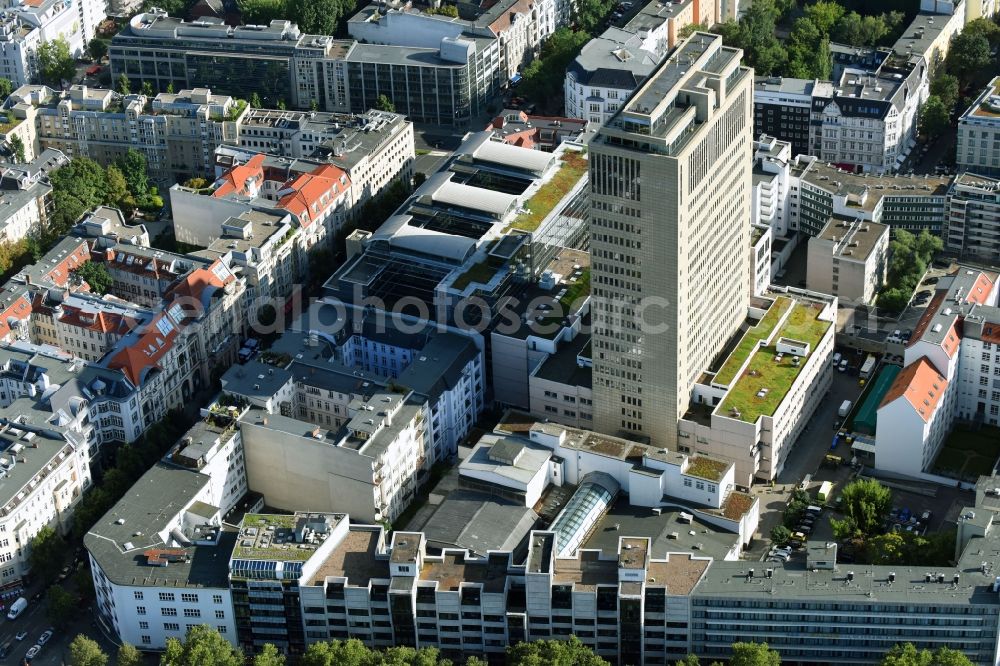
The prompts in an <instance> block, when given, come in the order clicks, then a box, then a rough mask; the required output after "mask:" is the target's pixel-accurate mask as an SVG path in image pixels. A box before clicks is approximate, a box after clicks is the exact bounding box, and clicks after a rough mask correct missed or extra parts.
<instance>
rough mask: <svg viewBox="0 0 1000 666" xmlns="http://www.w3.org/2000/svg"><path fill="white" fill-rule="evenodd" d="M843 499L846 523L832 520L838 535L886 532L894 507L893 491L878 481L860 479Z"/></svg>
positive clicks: (849, 488) (848, 489)
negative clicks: (887, 519)
mask: <svg viewBox="0 0 1000 666" xmlns="http://www.w3.org/2000/svg"><path fill="white" fill-rule="evenodd" d="M840 496H841V498H842V501H841V508H842V510H843V512H844V520H843V521H837V520H831V521H830V523H831V525H833V528H834V534H835V535H836V536H838V537H843V536H849V535H853V534H855V533H860V534H861V535H862V536H866V537H868V536H875V535H877V534H880V533H881V532H882V529H883V525H884V524H885V519H886V517H887V516H888V515H889V510H890V509H891V508H892V491H890V490H889V489H888V488H886V487H885V486H883V485H882V484H881V483H879V482H878V481H876V480H875V479H857V480H855V481H852V482H851V483H849V484H847V486H846V487H845V488H844V490H843V492H842V493H841V495H840ZM838 532H839V533H838Z"/></svg>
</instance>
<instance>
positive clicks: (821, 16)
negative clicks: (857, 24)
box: [803, 0, 844, 36]
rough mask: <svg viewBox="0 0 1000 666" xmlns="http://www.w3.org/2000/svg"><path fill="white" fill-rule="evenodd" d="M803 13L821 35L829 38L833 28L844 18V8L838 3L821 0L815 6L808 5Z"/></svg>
mask: <svg viewBox="0 0 1000 666" xmlns="http://www.w3.org/2000/svg"><path fill="white" fill-rule="evenodd" d="M803 13H804V14H805V17H806V18H807V19H809V20H810V21H812V23H813V25H815V26H816V28H817V29H818V30H819V31H820V33H822V34H824V35H827V36H829V35H830V31H831V30H833V26H834V25H836V24H837V21H839V20H840V19H841V18H843V16H844V7H843V6H842V5H839V4H837V3H836V2H829V0H819V2H817V3H815V4H812V5H807V6H806V7H805V10H804V12H803Z"/></svg>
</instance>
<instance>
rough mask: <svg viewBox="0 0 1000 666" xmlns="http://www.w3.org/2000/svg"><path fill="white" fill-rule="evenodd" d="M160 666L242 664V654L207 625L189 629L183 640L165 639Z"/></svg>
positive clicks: (225, 665) (227, 665) (224, 665)
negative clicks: (165, 644)
mask: <svg viewBox="0 0 1000 666" xmlns="http://www.w3.org/2000/svg"><path fill="white" fill-rule="evenodd" d="M160 666H243V655H242V654H241V653H240V651H239V650H237V649H236V648H234V647H233V646H232V645H231V644H230V643H229V641H227V640H226V639H225V638H223V637H222V635H221V634H220V633H219V632H218V631H216V630H215V629H213V628H212V627H210V626H208V625H205V624H203V625H201V626H198V627H195V628H194V629H191V630H190V631H189V632H188V633H187V636H185V637H184V640H183V641H181V640H179V639H177V638H169V639H167V646H166V649H165V650H164V652H163V654H162V655H161V656H160Z"/></svg>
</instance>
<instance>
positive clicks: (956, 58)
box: [946, 31, 993, 83]
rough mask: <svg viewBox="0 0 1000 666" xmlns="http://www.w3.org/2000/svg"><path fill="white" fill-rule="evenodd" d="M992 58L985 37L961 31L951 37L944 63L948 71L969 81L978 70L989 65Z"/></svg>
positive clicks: (960, 78)
mask: <svg viewBox="0 0 1000 666" xmlns="http://www.w3.org/2000/svg"><path fill="white" fill-rule="evenodd" d="M992 59H993V57H992V56H991V55H990V42H989V40H988V39H987V38H986V37H984V36H983V35H981V34H977V33H969V32H965V31H963V32H960V33H958V34H957V35H955V36H954V37H952V39H951V45H950V46H949V48H948V58H947V60H946V63H947V66H948V71H949V72H951V73H952V74H954V75H955V76H957V77H958V78H959V80H960V81H962V82H964V83H970V82H971V81H972V80H973V78H974V77H975V76H976V74H977V73H978V72H979V71H980V70H983V69H986V68H987V67H989V65H990V63H991V61H992Z"/></svg>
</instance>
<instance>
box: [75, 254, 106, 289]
mask: <svg viewBox="0 0 1000 666" xmlns="http://www.w3.org/2000/svg"><path fill="white" fill-rule="evenodd" d="M73 275H75V276H76V277H78V278H80V279H81V280H85V281H86V282H87V284H89V285H90V288H91V290H92V291H93V292H94V293H97V294H101V295H104V294H106V293H108V291H109V290H110V289H111V285H113V284H114V278H113V277H111V273H109V272H108V268H107V266H105V265H104V264H102V263H98V262H96V261H88V262H86V263H84V264H82V265H81V266H80V267H79V268H75V269H73Z"/></svg>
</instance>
